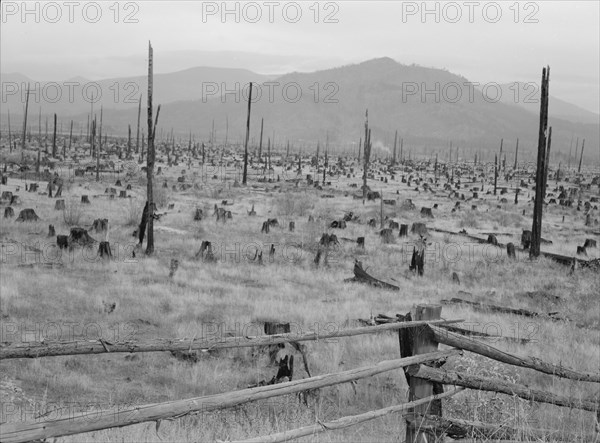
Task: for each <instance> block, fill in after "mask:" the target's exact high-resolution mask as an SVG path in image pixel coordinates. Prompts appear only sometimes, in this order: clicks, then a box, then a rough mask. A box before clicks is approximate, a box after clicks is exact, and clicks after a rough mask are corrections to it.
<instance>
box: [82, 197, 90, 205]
mask: <svg viewBox="0 0 600 443" xmlns="http://www.w3.org/2000/svg"><path fill="white" fill-rule="evenodd" d="M81 203H82V204H85V205H89V204H90V199H89V198H88V196H87V195H82V196H81Z"/></svg>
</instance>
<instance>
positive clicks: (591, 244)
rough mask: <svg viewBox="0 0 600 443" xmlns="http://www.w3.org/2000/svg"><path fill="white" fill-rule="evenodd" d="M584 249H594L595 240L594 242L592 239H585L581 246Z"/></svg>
mask: <svg viewBox="0 0 600 443" xmlns="http://www.w3.org/2000/svg"><path fill="white" fill-rule="evenodd" d="M583 247H584V248H586V249H587V248H595V247H596V240H594V239H593V238H586V239H585V243H584V244H583Z"/></svg>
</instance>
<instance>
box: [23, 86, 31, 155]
mask: <svg viewBox="0 0 600 443" xmlns="http://www.w3.org/2000/svg"><path fill="white" fill-rule="evenodd" d="M28 109H29V83H27V98H26V100H25V115H24V117H23V136H22V137H21V164H22V165H24V164H25V134H26V133H27V110H28Z"/></svg>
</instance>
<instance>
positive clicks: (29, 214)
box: [15, 208, 40, 222]
mask: <svg viewBox="0 0 600 443" xmlns="http://www.w3.org/2000/svg"><path fill="white" fill-rule="evenodd" d="M39 219H40V218H39V217H38V216H37V214H36V213H35V211H34V210H33V209H31V208H28V209H23V210H22V211H21V212H19V216H18V217H17V219H16V220H15V221H18V222H34V221H38V220H39Z"/></svg>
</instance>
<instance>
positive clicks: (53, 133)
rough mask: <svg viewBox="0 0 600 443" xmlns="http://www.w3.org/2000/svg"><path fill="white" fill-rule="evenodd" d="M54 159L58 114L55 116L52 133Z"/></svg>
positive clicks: (54, 156)
mask: <svg viewBox="0 0 600 443" xmlns="http://www.w3.org/2000/svg"><path fill="white" fill-rule="evenodd" d="M52 158H56V113H55V114H54V131H53V132H52Z"/></svg>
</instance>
